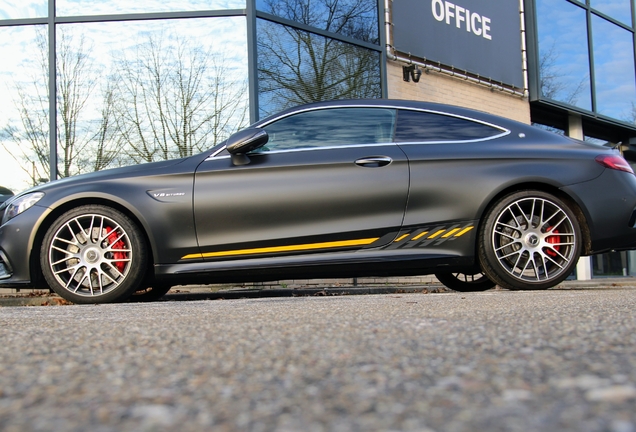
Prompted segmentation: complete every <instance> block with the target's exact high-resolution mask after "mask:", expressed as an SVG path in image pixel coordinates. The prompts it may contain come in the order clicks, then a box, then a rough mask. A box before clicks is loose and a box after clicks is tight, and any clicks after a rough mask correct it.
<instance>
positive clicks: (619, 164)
mask: <svg viewBox="0 0 636 432" xmlns="http://www.w3.org/2000/svg"><path fill="white" fill-rule="evenodd" d="M594 159H595V160H596V162H598V163H600V164H601V165H603V166H604V167H605V168H610V169H615V170H619V171H625V172H628V173H630V174H634V170H633V169H632V167H631V166H630V165H629V164H628V163H627V161H626V160H625V159H623V157H622V156H619V155H615V154H603V155H598V156H596V157H595V158H594Z"/></svg>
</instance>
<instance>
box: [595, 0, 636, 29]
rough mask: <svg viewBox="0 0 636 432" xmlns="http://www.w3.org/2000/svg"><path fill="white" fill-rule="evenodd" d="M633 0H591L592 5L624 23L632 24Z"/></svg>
mask: <svg viewBox="0 0 636 432" xmlns="http://www.w3.org/2000/svg"><path fill="white" fill-rule="evenodd" d="M631 2H632V1H631V0H590V6H591V7H593V8H594V9H596V10H598V11H599V12H601V13H604V14H605V15H607V16H610V17H612V18H614V19H615V20H618V21H620V22H622V23H624V24H627V25H630V26H631V25H632V6H631Z"/></svg>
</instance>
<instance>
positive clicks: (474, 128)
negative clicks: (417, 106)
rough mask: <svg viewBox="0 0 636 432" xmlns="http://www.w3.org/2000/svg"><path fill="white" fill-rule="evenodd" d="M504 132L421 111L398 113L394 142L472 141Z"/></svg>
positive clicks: (481, 124) (484, 125)
mask: <svg viewBox="0 0 636 432" xmlns="http://www.w3.org/2000/svg"><path fill="white" fill-rule="evenodd" d="M503 132H504V130H502V129H498V128H495V127H492V126H489V125H486V124H483V123H478V122H475V121H472V120H468V119H464V118H459V117H453V116H450V115H445V114H437V113H431V112H422V111H407V110H400V111H398V122H397V130H396V134H395V140H396V142H447V141H448V142H457V141H474V140H482V139H486V138H490V137H493V136H496V135H500V134H502V133H503Z"/></svg>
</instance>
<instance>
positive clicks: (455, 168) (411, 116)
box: [395, 110, 509, 237]
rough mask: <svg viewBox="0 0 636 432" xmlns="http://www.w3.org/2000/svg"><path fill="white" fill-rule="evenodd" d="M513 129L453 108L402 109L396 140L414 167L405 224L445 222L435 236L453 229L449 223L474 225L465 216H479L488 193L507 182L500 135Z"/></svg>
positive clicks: (461, 230)
mask: <svg viewBox="0 0 636 432" xmlns="http://www.w3.org/2000/svg"><path fill="white" fill-rule="evenodd" d="M508 134H509V131H508V130H506V129H503V128H501V127H499V126H496V125H493V124H488V123H485V122H482V121H479V120H474V119H469V118H465V117H462V116H458V115H452V114H449V113H442V112H431V111H418V110H399V111H398V122H397V128H396V136H395V140H396V142H397V143H398V145H399V146H400V147H401V148H402V149H403V150H404V152H405V153H406V154H407V156H408V158H409V162H410V169H411V189H410V191H409V204H408V208H407V210H406V214H405V217H404V225H405V226H418V225H423V224H439V225H435V226H433V229H434V231H433V235H432V236H431V237H434V235H435V234H436V233H440V236H442V237H443V236H444V235H446V234H448V233H449V232H450V231H443V229H444V228H447V227H451V229H452V230H455V229H459V231H458V232H463V228H464V226H469V225H462V224H461V223H460V222H463V221H472V220H475V219H476V218H477V216H478V215H477V211H478V209H479V208H480V206H481V205H482V203H483V202H484V200H485V199H486V197H487V196H488V194H489V193H491V191H492V190H495V189H496V187H497V186H499V185H500V184H501V181H502V179H501V177H500V176H498V171H497V167H498V159H499V158H500V157H501V156H500V153H501V144H500V143H498V141H497V140H496V138H499V137H502V136H506V135H508ZM449 222H453V223H455V222H456V223H458V224H459V225H453V224H449ZM458 227H461V228H458ZM441 233H444V234H441ZM472 234H474V231H473V232H472Z"/></svg>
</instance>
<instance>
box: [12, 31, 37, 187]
mask: <svg viewBox="0 0 636 432" xmlns="http://www.w3.org/2000/svg"><path fill="white" fill-rule="evenodd" d="M36 44H37V47H38V53H39V54H40V55H39V56H38V57H37V59H36V61H37V65H38V68H37V71H36V72H35V75H33V76H31V77H29V81H26V82H19V81H16V82H14V88H15V90H16V93H17V98H16V99H15V100H14V105H15V108H16V110H17V112H18V114H19V117H20V123H19V125H16V124H11V123H9V124H7V125H5V126H4V127H3V128H2V132H1V135H0V142H1V143H2V146H3V147H4V149H5V150H6V151H7V153H9V154H10V155H11V157H13V159H15V160H16V162H18V164H19V166H20V167H22V169H23V170H24V171H25V172H26V173H27V174H28V175H29V177H30V179H31V184H32V185H33V186H35V185H36V184H38V183H39V182H40V180H41V179H42V180H43V179H45V178H48V174H47V173H48V166H49V96H48V92H49V89H48V85H47V83H48V63H49V62H48V58H47V54H46V53H47V52H48V44H47V41H46V38H45V36H44V35H43V34H42V33H38V34H37V37H36Z"/></svg>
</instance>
